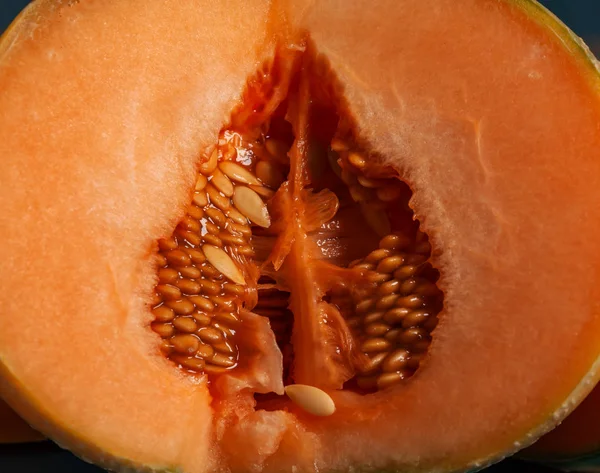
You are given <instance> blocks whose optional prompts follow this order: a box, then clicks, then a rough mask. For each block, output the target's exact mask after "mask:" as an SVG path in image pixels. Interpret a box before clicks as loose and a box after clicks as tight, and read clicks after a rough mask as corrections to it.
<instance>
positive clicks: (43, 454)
mask: <svg viewBox="0 0 600 473" xmlns="http://www.w3.org/2000/svg"><path fill="white" fill-rule="evenodd" d="M120 1H125V0H120ZM148 1H152V0H148ZM214 1H219V0H214ZM240 1H243V0H240ZM28 3H29V1H28V0H0V32H2V31H4V29H6V27H7V26H8V25H9V24H10V22H11V21H12V19H13V18H14V17H15V16H16V15H17V14H18V13H19V12H20V11H21V10H22V9H23V8H24V7H25V5H27V4H28ZM540 3H543V4H544V5H546V6H547V7H548V8H549V9H550V10H552V11H553V12H554V13H555V14H556V15H558V16H559V17H560V18H561V19H562V20H563V21H564V22H565V23H567V25H569V26H570V27H571V29H573V30H574V31H575V32H576V33H577V34H578V35H580V36H581V37H583V38H584V40H585V41H586V42H587V43H588V45H589V46H590V48H591V49H592V50H593V51H595V54H596V55H598V56H600V0H543V1H541V2H540ZM102 471H103V470H101V469H99V468H97V467H94V466H92V465H88V464H87V463H84V462H82V461H80V460H78V459H77V458H75V457H74V456H73V455H71V454H70V453H68V452H65V451H63V450H61V449H60V448H59V447H57V446H55V445H54V444H52V443H51V442H42V443H38V444H30V445H0V473H53V472H60V473H101V472H102ZM553 471H554V470H551V469H549V468H545V467H539V466H536V465H530V464H527V463H525V462H521V461H518V460H505V461H503V462H502V463H500V464H498V465H495V466H493V467H491V468H488V469H487V470H486V473H551V472H553Z"/></svg>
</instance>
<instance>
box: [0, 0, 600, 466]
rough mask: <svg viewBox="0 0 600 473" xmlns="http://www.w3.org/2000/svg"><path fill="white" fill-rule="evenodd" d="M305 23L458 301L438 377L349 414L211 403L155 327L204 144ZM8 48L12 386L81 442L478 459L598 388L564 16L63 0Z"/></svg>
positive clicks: (450, 307) (46, 428)
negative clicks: (161, 278) (155, 304)
mask: <svg viewBox="0 0 600 473" xmlns="http://www.w3.org/2000/svg"><path fill="white" fill-rule="evenodd" d="M302 31H304V32H308V34H309V35H310V38H311V39H312V41H313V42H314V46H315V48H316V49H317V51H318V52H319V53H321V54H322V55H323V56H324V57H325V58H326V59H327V60H329V62H330V64H331V67H332V70H333V71H334V72H335V74H336V76H337V77H338V79H339V81H340V84H341V86H342V88H343V94H344V97H345V98H346V100H347V103H348V107H349V109H350V112H351V113H352V114H353V116H354V117H355V120H356V122H357V126H358V134H359V136H361V137H363V138H364V139H365V140H366V141H368V142H369V144H370V145H371V146H372V147H373V148H374V149H376V150H378V151H379V152H381V153H382V154H383V155H384V156H386V158H387V159H388V160H389V162H390V163H391V164H393V165H394V166H395V167H396V168H398V169H399V170H400V171H401V172H402V178H403V180H405V181H406V182H407V183H408V184H409V185H410V186H411V188H412V189H413V191H414V198H413V200H412V202H411V205H412V206H413V208H414V210H415V214H416V216H417V217H418V218H419V220H420V221H421V222H422V225H423V228H424V229H425V231H427V232H428V234H429V235H430V238H431V240H432V242H433V247H434V248H435V249H437V250H438V251H437V252H436V254H435V257H436V260H435V264H436V266H437V267H438V268H440V269H441V273H442V278H441V280H440V287H441V288H442V289H443V290H444V292H445V299H444V301H445V307H444V311H443V314H442V321H441V323H440V325H439V327H438V328H437V329H436V331H435V334H434V340H433V343H432V346H431V348H430V352H429V358H428V360H427V363H426V365H425V366H424V367H423V368H422V369H421V370H420V371H419V372H418V374H417V375H416V376H415V377H414V378H413V379H411V380H410V382H408V383H406V384H403V385H401V386H397V387H396V388H392V389H390V390H386V391H382V392H379V393H377V394H373V395H369V396H361V395H358V394H356V393H352V392H349V391H335V392H331V393H330V394H331V396H332V397H333V398H334V400H335V403H336V406H337V410H336V413H335V414H334V415H332V416H331V417H328V418H311V417H310V416H308V415H306V414H305V413H302V412H301V411H300V410H299V409H298V408H296V407H294V406H292V405H291V404H289V403H287V404H286V410H277V411H264V410H259V411H255V410H254V409H253V400H252V397H251V394H252V393H248V392H240V393H237V395H236V396H232V397H231V398H228V399H215V400H214V402H213V404H212V405H211V404H210V403H211V399H210V395H209V391H208V388H207V386H206V385H205V384H203V383H202V382H198V381H195V380H194V379H193V378H191V377H188V376H187V375H185V374H184V373H183V372H181V371H179V370H178V369H176V368H175V367H174V366H172V365H170V364H169V363H167V362H166V361H165V360H164V359H163V357H162V356H161V355H160V353H159V351H158V342H157V340H156V337H155V336H154V335H153V334H152V333H151V331H150V330H149V327H148V325H149V324H150V322H151V320H152V316H151V314H150V312H149V310H148V309H147V302H148V297H149V295H150V293H151V292H152V289H153V285H154V283H155V280H154V267H153V252H154V250H155V244H156V240H157V239H158V238H160V237H163V236H166V235H169V234H170V233H171V232H172V230H173V228H174V226H175V224H176V223H177V221H178V219H179V218H180V217H181V216H182V215H183V212H184V208H185V206H186V205H187V203H189V198H190V191H191V189H192V186H193V181H194V176H195V168H196V166H197V165H198V163H199V159H200V158H199V157H200V156H201V154H202V153H203V151H204V150H205V148H206V147H208V146H210V145H211V144H214V141H215V139H216V137H217V135H218V132H219V130H220V129H221V127H222V126H224V125H225V124H226V123H227V122H228V119H229V114H230V112H231V111H232V110H233V108H234V107H235V105H236V104H237V103H238V102H239V100H240V97H241V94H242V91H243V89H244V85H245V81H246V78H247V77H248V76H250V75H251V74H252V73H253V72H254V71H255V70H256V69H257V68H258V67H259V66H260V64H261V63H262V62H264V61H268V60H269V59H270V58H272V57H273V54H274V48H275V44H276V43H280V44H284V45H288V44H289V42H290V41H291V40H292V39H293V38H295V37H296V33H298V34H300V32H302ZM0 57H1V58H0V91H2V92H1V93H0V110H2V111H3V113H2V115H1V116H0V154H1V155H2V156H3V160H4V161H3V164H4V169H5V172H3V173H2V175H1V176H0V179H1V185H0V204H1V206H2V208H3V212H2V214H1V215H0V233H1V234H2V235H3V237H4V241H3V243H4V244H3V245H2V246H0V258H1V259H2V261H3V264H4V268H5V270H4V271H3V272H2V275H1V276H0V278H1V279H0V285H1V286H2V287H3V288H4V291H3V295H2V303H3V311H2V314H0V367H1V370H0V371H1V375H2V376H1V382H0V394H2V396H4V397H5V398H6V399H7V400H8V402H9V403H10V404H11V406H13V407H14V408H15V409H16V410H17V412H18V413H19V414H21V415H22V416H23V417H24V418H25V419H26V420H27V421H28V422H30V423H31V424H32V425H34V426H35V427H36V428H39V429H40V430H41V431H42V432H43V433H45V434H47V435H49V436H50V437H52V438H53V439H55V440H56V441H58V442H59V443H60V444H62V445H64V446H66V447H68V448H70V449H72V450H73V451H74V452H75V453H77V454H78V455H80V456H82V457H84V458H87V459H90V460H93V461H95V462H97V463H100V464H103V465H105V466H108V467H112V468H125V467H133V468H140V469H142V468H148V469H158V470H160V469H171V470H177V469H179V470H180V471H185V472H194V473H195V472H203V471H214V470H216V469H222V470H226V469H227V468H229V467H230V468H232V469H233V470H234V471H243V470H254V471H261V470H263V471H292V470H295V471H313V470H314V469H316V468H318V469H321V470H324V471H329V470H346V469H348V468H350V467H360V468H364V469H368V468H381V467H387V468H389V469H402V470H406V471H432V470H435V471H450V470H459V469H468V468H473V467H479V466H482V465H484V464H487V463H489V462H490V461H493V460H495V459H498V458H500V457H502V456H504V455H506V454H509V453H511V452H513V451H515V450H516V449H518V448H520V447H522V446H525V445H527V444H528V443H530V442H531V441H533V440H534V439H535V438H536V437H537V436H538V435H540V434H541V433H543V432H544V431H545V430H547V429H549V428H550V427H551V426H552V425H554V424H555V423H556V422H557V421H558V420H560V419H561V418H562V417H564V416H565V415H566V414H567V413H568V412H569V411H570V410H571V409H572V408H573V407H574V406H575V405H576V404H577V403H578V402H579V401H580V400H581V399H582V398H583V396H584V395H585V394H586V393H587V392H588V391H589V390H590V389H591V388H592V386H593V384H594V382H595V381H596V379H597V377H598V373H597V366H596V364H597V359H598V356H599V351H600V317H599V310H598V303H597V302H596V301H597V300H600V298H599V295H600V294H599V293H600V289H599V288H600V284H598V283H599V282H600V281H599V279H600V275H599V274H598V270H597V268H598V267H599V264H600V248H599V247H598V245H597V243H596V240H597V237H598V235H600V209H598V206H597V205H596V202H597V198H598V194H599V193H600V191H598V189H599V188H600V187H599V185H598V184H599V183H598V180H599V179H600V177H597V176H600V161H599V160H598V159H597V149H599V146H600V130H599V128H598V123H599V121H600V101H599V99H598V78H597V74H596V71H595V70H594V68H593V65H592V63H591V62H589V60H588V59H587V58H586V57H585V55H584V54H583V53H581V52H580V51H579V50H578V49H577V45H576V43H575V42H574V40H572V39H571V37H570V36H569V35H568V32H567V31H566V30H565V29H563V27H562V26H560V25H559V24H558V23H556V22H555V20H553V19H552V18H551V17H550V16H548V14H547V13H545V12H544V11H542V10H541V9H537V8H534V7H533V6H531V5H530V4H528V3H527V2H497V1H491V0H490V1H487V0H478V1H477V0H460V1H459V0H421V1H419V2H412V1H401V2H390V3H389V4H386V3H385V2H384V3H381V4H378V5H377V6H374V5H372V4H370V3H368V2H361V1H356V2H353V3H352V4H351V5H346V6H345V7H344V9H343V10H342V11H340V9H339V5H338V4H337V2H328V1H323V2H319V3H316V4H312V3H306V4H300V3H294V4H293V5H291V4H284V3H276V4H274V5H269V4H267V3H265V2H260V1H255V2H244V3H237V2H236V3H235V5H228V4H226V3H222V2H205V1H201V2H198V1H194V2H192V1H187V0H178V1H177V2H176V3H175V2H168V1H165V2H151V3H147V2H141V1H139V0H126V1H125V0H119V1H116V0H101V1H96V2H89V3H86V2H80V3H73V4H70V5H65V4H62V5H59V4H56V5H54V4H53V3H52V2H50V1H41V2H38V3H35V4H33V6H31V7H29V9H28V11H27V12H26V13H25V14H24V15H23V16H22V17H21V19H20V20H19V23H18V24H17V25H16V26H14V27H13V28H12V30H11V31H10V32H9V33H8V35H7V36H6V37H5V38H4V39H3V41H2V45H1V46H0ZM42 78H43V80H42ZM32 295H35V296H32Z"/></svg>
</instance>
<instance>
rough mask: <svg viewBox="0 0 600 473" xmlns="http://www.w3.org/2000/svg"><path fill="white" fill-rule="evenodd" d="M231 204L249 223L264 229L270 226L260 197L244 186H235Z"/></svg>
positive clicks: (268, 217)
mask: <svg viewBox="0 0 600 473" xmlns="http://www.w3.org/2000/svg"><path fill="white" fill-rule="evenodd" d="M233 204H234V205H235V207H236V208H237V209H238V210H239V211H240V212H241V213H242V214H243V215H245V216H246V217H248V219H250V221H252V222H253V223H255V224H256V225H259V226H261V227H264V228H269V227H270V226H271V217H270V216H269V212H268V211H267V206H266V205H265V203H264V202H263V200H262V199H261V198H260V196H259V195H258V194H257V193H256V192H255V191H253V190H252V189H250V188H249V187H246V186H237V187H236V188H235V191H234V193H233Z"/></svg>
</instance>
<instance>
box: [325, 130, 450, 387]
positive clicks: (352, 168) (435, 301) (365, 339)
mask: <svg viewBox="0 0 600 473" xmlns="http://www.w3.org/2000/svg"><path fill="white" fill-rule="evenodd" d="M331 147H332V149H333V150H334V151H336V153H337V155H338V157H339V158H338V160H337V162H336V163H335V164H337V165H338V166H339V170H338V172H339V176H340V177H341V179H342V181H344V183H345V184H346V185H347V186H348V190H349V193H350V196H351V198H352V200H354V201H355V202H357V203H358V204H359V205H360V208H361V210H362V214H363V217H364V218H365V220H366V222H367V223H368V224H369V225H370V226H371V228H372V229H373V230H374V231H375V232H376V233H377V234H379V235H380V236H382V237H383V239H382V240H381V242H380V244H379V248H378V249H376V250H374V251H372V252H371V253H370V254H369V255H368V256H367V257H366V258H363V259H361V260H357V261H354V262H352V263H351V264H350V267H353V268H357V269H361V270H363V271H367V280H368V281H369V282H370V283H371V286H370V287H369V288H368V289H366V290H365V289H359V290H350V291H349V293H348V292H346V293H341V294H336V295H335V296H334V298H333V299H332V301H334V302H335V303H336V304H337V305H338V306H340V308H341V310H342V313H344V314H346V315H347V323H348V326H349V327H350V328H351V329H352V330H353V332H354V333H355V335H356V338H357V340H358V342H359V345H360V350H361V351H362V352H363V353H364V354H365V355H366V356H367V358H368V363H366V364H365V365H364V366H360V367H359V374H358V376H357V378H356V381H357V384H358V386H359V387H360V388H362V389H365V390H376V389H384V388H386V387H388V386H391V385H394V384H397V383H398V382H400V381H401V380H403V379H406V378H408V377H410V376H412V375H413V374H414V372H415V371H416V370H417V368H418V367H419V364H420V363H421V361H422V359H423V357H424V356H425V353H426V352H427V349H428V347H429V344H430V343H431V332H432V331H433V329H434V328H435V326H436V325H437V322H438V319H437V315H438V313H439V311H440V310H441V308H442V297H443V296H442V292H441V291H440V290H439V289H438V288H437V286H436V284H435V282H436V281H437V278H438V273H437V271H436V270H434V269H433V267H432V266H431V264H430V263H428V262H427V260H428V259H429V256H430V254H431V245H430V243H429V241H428V239H427V236H426V235H425V234H424V233H422V232H420V231H418V230H417V231H416V233H415V234H414V235H413V236H411V237H409V236H406V235H404V234H399V233H398V234H394V233H392V224H391V222H390V219H389V216H388V215H389V213H388V212H390V213H391V212H394V211H397V210H398V208H397V207H398V205H399V203H400V202H401V201H402V198H403V193H404V192H405V188H404V187H403V184H402V183H401V182H400V181H399V180H398V178H397V177H395V176H393V175H390V172H389V170H386V169H385V168H384V167H382V166H377V165H374V164H373V160H372V159H368V158H367V156H366V155H365V154H364V153H363V152H361V151H360V150H358V149H356V147H353V146H351V145H350V144H349V142H347V141H345V140H341V139H337V138H336V139H334V140H333V141H332V143H331ZM367 172H368V173H369V175H368V176H367V175H366V173H367ZM409 233H410V234H411V235H412V231H411V232H409Z"/></svg>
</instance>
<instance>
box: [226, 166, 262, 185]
mask: <svg viewBox="0 0 600 473" xmlns="http://www.w3.org/2000/svg"><path fill="white" fill-rule="evenodd" d="M219 168H220V169H221V171H222V172H223V174H225V175H226V176H227V177H229V179H231V180H233V181H237V182H240V183H242V184H255V185H258V184H260V181H259V180H258V179H257V178H256V177H257V176H255V175H254V174H252V173H251V172H250V171H248V170H247V169H246V168H245V167H243V166H240V165H239V164H237V163H234V162H233V161H223V162H222V163H221V164H219Z"/></svg>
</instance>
